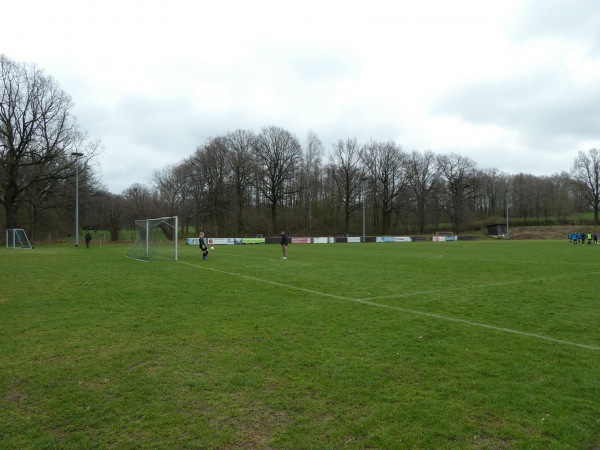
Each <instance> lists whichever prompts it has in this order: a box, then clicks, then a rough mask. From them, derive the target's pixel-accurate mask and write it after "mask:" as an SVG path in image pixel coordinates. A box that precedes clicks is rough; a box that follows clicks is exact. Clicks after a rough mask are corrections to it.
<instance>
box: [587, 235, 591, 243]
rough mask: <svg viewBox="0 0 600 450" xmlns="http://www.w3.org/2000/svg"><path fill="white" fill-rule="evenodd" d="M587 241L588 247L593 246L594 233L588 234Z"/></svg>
mask: <svg viewBox="0 0 600 450" xmlns="http://www.w3.org/2000/svg"><path fill="white" fill-rule="evenodd" d="M587 240H588V245H592V233H588V235H587Z"/></svg>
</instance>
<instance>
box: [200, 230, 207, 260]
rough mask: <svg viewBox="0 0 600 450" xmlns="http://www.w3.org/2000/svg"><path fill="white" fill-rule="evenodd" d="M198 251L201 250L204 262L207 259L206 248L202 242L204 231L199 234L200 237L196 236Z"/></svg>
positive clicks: (203, 241)
mask: <svg viewBox="0 0 600 450" xmlns="http://www.w3.org/2000/svg"><path fill="white" fill-rule="evenodd" d="M198 237H199V239H198V241H199V244H200V250H202V259H203V260H204V261H206V260H207V259H208V247H207V246H206V241H205V240H204V231H201V232H200V236H198Z"/></svg>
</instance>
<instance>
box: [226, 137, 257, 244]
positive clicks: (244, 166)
mask: <svg viewBox="0 0 600 450" xmlns="http://www.w3.org/2000/svg"><path fill="white" fill-rule="evenodd" d="M225 138H226V144H227V147H228V149H229V152H228V155H227V157H228V162H229V167H230V170H231V178H232V180H231V182H232V188H233V191H234V194H235V196H234V202H235V204H236V207H237V230H236V231H237V232H238V233H239V234H243V233H244V231H247V230H246V228H247V226H246V218H245V214H244V213H245V211H246V208H247V207H248V205H249V204H250V202H251V195H252V193H251V188H252V186H253V182H254V173H255V172H256V170H255V164H254V158H253V157H252V152H253V148H254V141H255V139H256V136H255V135H254V133H252V132H251V131H246V130H235V131H233V132H230V133H227V135H226V136H225Z"/></svg>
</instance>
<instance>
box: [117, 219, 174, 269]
mask: <svg viewBox="0 0 600 450" xmlns="http://www.w3.org/2000/svg"><path fill="white" fill-rule="evenodd" d="M177 225H178V223H177V216H173V217H160V218H157V219H142V220H136V221H135V239H134V241H133V244H132V247H131V249H130V250H129V252H128V253H127V254H126V255H125V256H128V257H129V258H133V259H139V260H141V261H177V245H178V242H177V241H178V239H177Z"/></svg>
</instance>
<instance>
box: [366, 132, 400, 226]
mask: <svg viewBox="0 0 600 450" xmlns="http://www.w3.org/2000/svg"><path fill="white" fill-rule="evenodd" d="M406 159H407V156H406V154H405V153H404V152H403V151H402V149H401V148H400V147H399V146H398V145H397V144H396V143H394V142H393V141H386V142H377V141H371V142H370V143H369V144H367V145H366V146H365V147H364V148H363V150H362V160H363V162H364V164H365V166H366V167H367V171H368V174H369V178H370V179H371V183H373V187H374V189H375V198H376V200H377V202H378V203H379V205H380V208H381V218H382V221H381V225H382V228H381V231H382V233H383V234H385V233H387V232H388V230H389V229H390V227H391V221H392V213H393V212H394V211H399V210H400V209H401V207H402V206H403V205H405V204H406V203H407V202H408V197H404V198H403V195H404V194H406V191H407V189H408V176H407V170H406V169H407V165H406Z"/></svg>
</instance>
